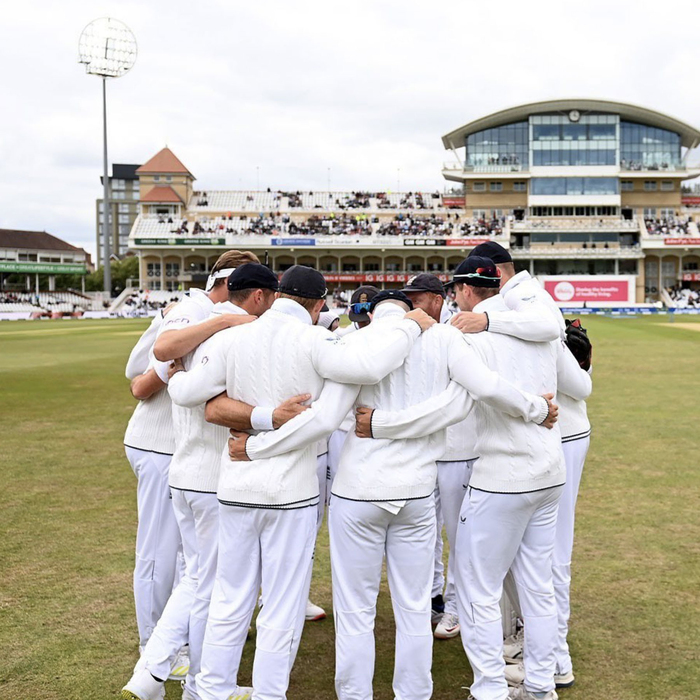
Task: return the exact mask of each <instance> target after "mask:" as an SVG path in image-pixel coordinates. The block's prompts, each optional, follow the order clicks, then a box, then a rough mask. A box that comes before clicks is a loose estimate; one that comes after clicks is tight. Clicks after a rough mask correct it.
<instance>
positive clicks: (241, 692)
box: [228, 685, 253, 700]
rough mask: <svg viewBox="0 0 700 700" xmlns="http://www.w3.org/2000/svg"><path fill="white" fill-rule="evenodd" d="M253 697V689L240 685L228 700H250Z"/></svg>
mask: <svg viewBox="0 0 700 700" xmlns="http://www.w3.org/2000/svg"><path fill="white" fill-rule="evenodd" d="M251 697H253V689H252V688H246V687H245V686H242V685H239V686H238V688H236V690H235V691H234V692H233V693H231V695H229V696H228V700H249V699H250V698H251Z"/></svg>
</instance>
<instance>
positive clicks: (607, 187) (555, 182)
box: [530, 177, 618, 196]
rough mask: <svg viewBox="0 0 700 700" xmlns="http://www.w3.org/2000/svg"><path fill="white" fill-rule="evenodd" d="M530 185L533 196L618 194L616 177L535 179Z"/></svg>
mask: <svg viewBox="0 0 700 700" xmlns="http://www.w3.org/2000/svg"><path fill="white" fill-rule="evenodd" d="M530 183H531V184H530V194H533V195H557V196H558V195H569V196H572V195H574V196H575V195H610V194H618V181H617V178H614V177H534V178H532V180H531V181H530Z"/></svg>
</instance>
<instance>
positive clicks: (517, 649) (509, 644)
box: [503, 629, 524, 664]
mask: <svg viewBox="0 0 700 700" xmlns="http://www.w3.org/2000/svg"><path fill="white" fill-rule="evenodd" d="M523 641H524V633H523V630H522V629H521V630H520V631H519V632H518V633H517V634H513V635H511V636H510V637H506V639H505V640H504V642H503V658H504V659H505V660H506V663H508V664H517V663H519V662H520V661H522V660H523Z"/></svg>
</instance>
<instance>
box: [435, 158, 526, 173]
mask: <svg viewBox="0 0 700 700" xmlns="http://www.w3.org/2000/svg"><path fill="white" fill-rule="evenodd" d="M442 169H443V170H447V171H456V172H463V173H485V174H486V173H520V172H524V171H526V170H527V168H526V167H524V166H522V165H520V164H516V163H512V164H498V165H496V164H493V165H464V164H462V163H455V162H454V161H453V162H451V163H443V165H442Z"/></svg>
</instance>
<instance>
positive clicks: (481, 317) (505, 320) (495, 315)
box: [450, 297, 561, 343]
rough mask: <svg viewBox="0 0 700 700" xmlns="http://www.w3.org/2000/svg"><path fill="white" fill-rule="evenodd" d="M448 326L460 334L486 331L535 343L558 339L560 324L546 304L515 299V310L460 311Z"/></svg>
mask: <svg viewBox="0 0 700 700" xmlns="http://www.w3.org/2000/svg"><path fill="white" fill-rule="evenodd" d="M514 303H515V302H514ZM450 323H451V324H452V325H453V326H455V328H457V329H458V330H460V331H462V333H480V332H482V331H489V332H490V333H502V334H503V335H511V336H513V337H515V338H520V339H521V340H529V341H531V342H536V343H544V342H548V341H551V340H556V339H557V338H559V337H561V325H560V324H559V322H558V321H557V319H556V318H554V316H553V314H552V313H551V311H550V310H549V309H548V308H547V306H546V305H545V304H543V303H542V302H540V301H537V299H535V298H534V297H532V298H529V299H517V307H516V308H511V309H509V310H507V311H492V312H489V313H474V312H472V311H462V312H460V313H458V314H455V315H454V316H453V317H452V318H451V319H450Z"/></svg>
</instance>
